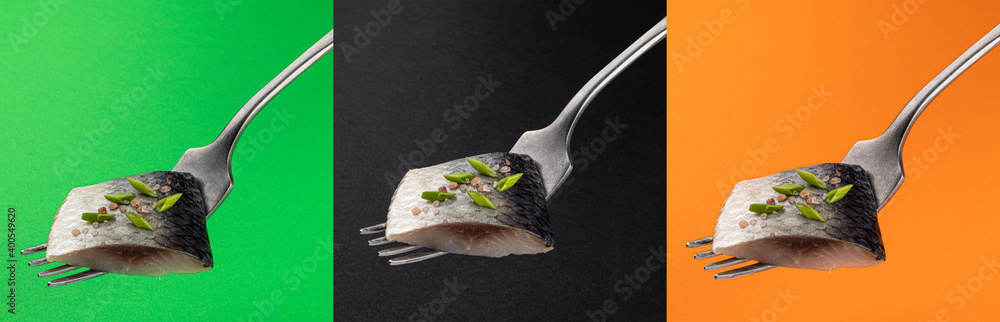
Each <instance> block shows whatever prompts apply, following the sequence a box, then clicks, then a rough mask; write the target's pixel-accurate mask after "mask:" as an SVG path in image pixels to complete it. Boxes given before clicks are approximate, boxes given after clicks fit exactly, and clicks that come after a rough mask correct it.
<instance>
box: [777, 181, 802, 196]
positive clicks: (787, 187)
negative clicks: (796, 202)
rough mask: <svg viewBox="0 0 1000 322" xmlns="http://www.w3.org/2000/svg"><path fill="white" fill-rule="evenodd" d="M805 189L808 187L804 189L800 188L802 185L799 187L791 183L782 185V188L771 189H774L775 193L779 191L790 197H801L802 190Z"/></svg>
mask: <svg viewBox="0 0 1000 322" xmlns="http://www.w3.org/2000/svg"><path fill="white" fill-rule="evenodd" d="M805 188H806V187H803V186H800V185H797V184H791V183H789V184H784V185H780V186H774V187H771V189H774V191H777V192H778V193H781V194H786V195H789V196H797V195H799V192H800V191H802V189H805Z"/></svg>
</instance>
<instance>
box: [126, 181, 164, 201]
mask: <svg viewBox="0 0 1000 322" xmlns="http://www.w3.org/2000/svg"><path fill="white" fill-rule="evenodd" d="M125 179H128V183H130V184H132V188H135V190H139V192H142V194H144V195H147V196H150V197H153V198H159V197H160V194H158V193H156V190H153V188H150V187H149V186H147V185H146V184H145V183H143V182H142V181H139V180H135V179H132V178H127V177H126V178H125Z"/></svg>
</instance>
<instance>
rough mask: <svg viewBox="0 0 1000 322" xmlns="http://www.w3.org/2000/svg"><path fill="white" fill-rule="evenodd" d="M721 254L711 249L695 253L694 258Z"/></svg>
mask: <svg viewBox="0 0 1000 322" xmlns="http://www.w3.org/2000/svg"><path fill="white" fill-rule="evenodd" d="M715 256H719V254H716V253H713V252H712V250H711V249H709V250H706V251H703V252H701V253H697V254H694V259H706V258H712V257H715Z"/></svg>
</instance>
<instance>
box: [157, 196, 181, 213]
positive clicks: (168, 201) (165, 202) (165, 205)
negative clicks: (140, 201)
mask: <svg viewBox="0 0 1000 322" xmlns="http://www.w3.org/2000/svg"><path fill="white" fill-rule="evenodd" d="M183 195H184V194H183V193H178V194H174V195H171V196H169V197H166V198H163V199H160V201H157V202H156V206H154V207H153V210H155V211H156V212H163V211H166V210H167V209H170V207H173V206H174V203H176V202H177V199H180V198H181V196H183Z"/></svg>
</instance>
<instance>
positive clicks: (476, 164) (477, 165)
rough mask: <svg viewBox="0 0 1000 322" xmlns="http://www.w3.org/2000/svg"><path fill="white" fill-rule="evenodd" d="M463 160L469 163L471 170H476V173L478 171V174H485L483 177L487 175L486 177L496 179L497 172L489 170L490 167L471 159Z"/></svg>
mask: <svg viewBox="0 0 1000 322" xmlns="http://www.w3.org/2000/svg"><path fill="white" fill-rule="evenodd" d="M465 160H466V161H469V165H472V168H473V169H476V171H479V173H482V174H485V175H488V176H491V177H494V178H496V177H497V172H496V171H493V169H490V167H489V166H487V165H486V164H485V163H483V162H482V161H479V160H473V159H470V158H465Z"/></svg>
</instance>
